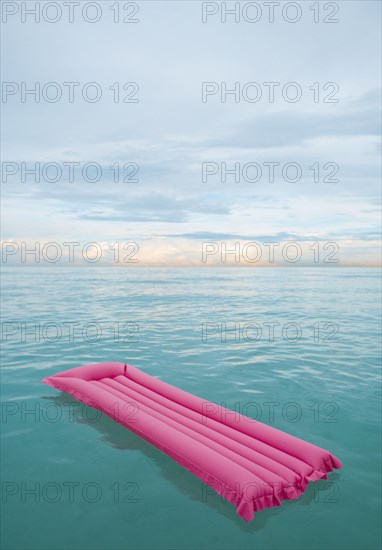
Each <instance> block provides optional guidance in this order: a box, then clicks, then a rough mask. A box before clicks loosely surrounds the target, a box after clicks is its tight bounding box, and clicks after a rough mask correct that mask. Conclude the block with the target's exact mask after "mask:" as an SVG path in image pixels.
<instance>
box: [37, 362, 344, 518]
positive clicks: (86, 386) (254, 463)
mask: <svg viewBox="0 0 382 550" xmlns="http://www.w3.org/2000/svg"><path fill="white" fill-rule="evenodd" d="M43 382H45V383H46V384H49V385H50V386H52V387H54V388H56V389H58V390H62V391H64V392H67V393H69V394H71V395H72V396H74V397H75V398H76V399H78V400H80V401H82V402H83V403H85V404H86V405H89V406H90V407H94V408H96V409H98V410H100V411H102V412H103V413H105V414H106V415H108V416H110V417H111V418H113V419H114V420H116V421H117V422H119V423H120V424H122V425H123V426H125V427H126V428H128V429H129V430H131V431H132V432H134V433H136V434H137V435H139V436H140V437H142V438H143V439H145V440H146V441H148V442H149V443H151V444H152V445H154V446H155V447H157V448H158V449H160V450H161V451H163V452H164V453H166V454H167V455H168V456H170V457H171V458H172V459H173V460H175V461H176V462H178V463H179V464H181V465H182V466H183V467H184V468H186V469H187V470H189V471H190V472H191V473H193V474H194V475H195V476H196V477H198V478H199V479H201V480H202V481H203V482H204V483H205V484H207V485H208V486H210V487H212V488H213V489H214V490H215V491H216V492H218V493H219V494H220V495H222V496H223V497H224V498H225V499H226V500H228V501H230V502H231V503H232V504H234V505H235V506H236V508H237V513H238V514H239V515H240V516H241V517H242V518H244V519H245V520H246V521H251V520H252V519H253V517H254V514H255V512H257V511H259V510H263V509H264V508H271V507H273V506H279V505H280V504H281V501H282V500H283V499H284V500H289V499H294V498H297V497H299V496H300V495H301V494H302V493H303V492H304V491H305V489H306V488H307V486H308V483H309V482H310V481H317V480H319V479H326V478H327V473H328V472H331V471H332V470H333V468H341V466H342V464H341V462H340V460H339V459H338V458H336V457H335V456H333V455H332V454H331V453H330V452H328V451H326V450H324V449H321V448H320V447H316V446H315V445H312V444H311V443H307V442H306V441H303V440H301V439H298V438H296V437H294V436H292V435H289V434H287V433H284V432H282V431H280V430H277V429H276V428H272V427H270V426H267V425H266V424H262V423H261V422H258V421H255V420H253V419H251V418H248V417H246V416H243V415H240V414H238V413H236V412H233V411H230V410H229V409H225V408H224V407H221V406H219V405H216V404H215V403H211V402H209V401H205V400H203V399H201V398H200V397H196V396H195V395H192V394H190V393H187V392H185V391H182V390H180V389H178V388H176V387H174V386H171V385H170V384H167V383H166V382H162V381H161V380H158V379H157V378H154V377H152V376H150V375H148V374H145V373H144V372H142V371H140V370H138V369H136V368H134V367H132V366H130V365H124V364H123V363H97V364H92V365H85V366H82V367H78V368H74V369H71V370H68V371H65V372H61V373H59V374H56V375H54V376H49V377H48V378H45V379H44V380H43Z"/></svg>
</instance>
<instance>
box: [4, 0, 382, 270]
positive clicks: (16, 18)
mask: <svg viewBox="0 0 382 550" xmlns="http://www.w3.org/2000/svg"><path fill="white" fill-rule="evenodd" d="M3 4H7V2H3ZM8 4H11V5H12V6H13V5H15V3H14V2H10V3H8ZM28 4H29V3H28ZM122 4H124V3H123V2H122V3H121V6H122ZM229 4H233V3H229ZM244 4H245V3H241V6H243V5H244ZM323 4H324V3H322V4H321V10H322V9H323V7H322V6H323ZM329 4H330V3H329ZM332 4H333V3H332ZM337 4H338V5H339V8H340V9H339V12H338V13H337V14H336V15H334V16H333V18H338V19H339V22H338V23H332V24H325V23H323V22H321V23H314V22H313V17H314V15H315V14H314V13H313V11H312V10H309V6H311V5H313V2H305V1H304V2H300V6H302V7H301V11H302V15H301V19H300V21H298V22H296V23H294V24H293V23H288V22H287V21H284V20H283V19H282V17H281V15H280V11H279V10H277V9H276V11H275V19H276V20H275V22H274V23H269V21H268V14H267V12H266V10H265V7H264V6H263V3H262V2H259V3H258V5H260V6H262V10H263V11H262V17H261V18H260V19H259V21H258V22H257V23H249V22H247V21H245V20H244V19H243V14H242V13H241V14H240V21H239V22H237V23H235V22H234V21H233V18H232V16H231V17H230V16H227V22H226V23H222V22H221V14H220V11H219V13H217V14H216V15H211V16H209V17H208V18H207V22H206V23H203V22H202V3H201V2H194V1H192V2H191V1H190V2H180V1H179V2H177V1H172V2H162V1H157V2H140V3H139V11H138V13H137V14H136V15H135V16H133V17H134V18H137V19H139V22H138V23H123V22H122V21H121V22H119V23H114V22H113V15H115V14H114V13H113V12H112V11H111V10H110V9H109V8H110V6H111V5H112V3H111V2H101V3H99V5H101V6H102V16H101V18H100V20H99V21H98V22H96V23H93V24H91V23H88V22H86V21H84V20H83V18H82V17H81V16H79V15H78V16H77V15H76V16H75V20H74V22H73V23H68V22H67V14H63V16H62V17H61V20H59V21H57V22H56V23H48V22H46V21H44V20H42V21H41V22H40V23H35V22H33V19H32V18H31V17H30V16H27V19H26V22H25V23H23V22H21V17H22V14H21V12H20V11H19V12H18V13H16V14H15V15H9V16H8V18H7V22H6V23H4V24H3V38H2V41H3V45H2V46H3V47H2V63H3V75H2V79H3V81H4V82H8V83H16V84H17V86H18V88H19V89H18V91H17V90H16V91H15V89H16V88H15V87H13V88H12V86H15V85H14V84H8V88H7V90H8V91H11V93H9V94H8V95H7V96H6V101H5V102H4V95H3V104H2V111H3V115H4V116H3V139H4V140H5V143H4V144H3V149H2V160H3V163H4V162H6V163H15V164H13V165H11V164H7V168H6V170H7V171H8V172H10V171H12V169H15V170H17V173H16V175H14V176H11V175H7V174H5V175H4V171H3V184H2V194H3V213H4V218H3V240H5V241H9V240H15V241H28V242H32V241H42V242H47V241H57V242H63V241H81V242H87V241H99V242H102V243H108V242H110V243H111V242H113V241H121V242H126V241H136V242H138V243H140V246H141V256H140V265H199V264H200V263H201V252H200V251H201V242H202V241H215V242H220V241H223V240H224V241H227V242H232V241H242V242H248V241H257V242H264V241H268V242H269V241H272V240H273V241H275V240H276V241H280V242H281V241H298V242H301V243H306V242H315V241H322V242H325V241H336V242H337V243H339V246H340V255H339V257H340V259H341V263H342V264H343V265H374V264H375V263H377V262H378V239H379V235H378V233H379V224H380V214H379V201H380V179H379V178H380V157H379V154H380V153H379V151H380V138H379V134H380V126H379V121H380V111H379V109H380V107H379V105H380V81H381V75H380V30H379V24H380V3H379V2H375V1H370V2H368V1H363V2H357V1H351V2H347V1H340V2H337ZM43 5H44V3H40V6H41V9H42V6H43ZM211 6H212V8H211V9H214V8H213V5H212V4H211ZM215 6H218V8H219V10H220V9H221V6H220V4H215ZM133 8H134V6H132V9H133ZM8 9H9V10H12V9H13V8H12V7H10V8H8ZM121 9H122V8H121ZM279 9H280V8H279ZM19 10H21V7H20V5H19ZM126 13H127V14H129V13H130V11H127V12H125V13H122V11H121V14H120V18H121V19H122V17H126ZM248 13H249V14H253V13H254V12H248ZM289 13H290V16H291V17H293V16H294V15H293V12H292V11H290V12H289ZM89 14H90V17H92V16H93V12H89ZM48 16H50V17H53V11H52V12H50V15H48ZM251 16H253V15H251ZM324 16H328V17H329V15H328V13H324V12H322V11H321V13H320V14H319V17H320V18H321V19H322V18H323V17H324ZM127 17H129V15H127ZM223 81H224V82H226V86H227V88H233V87H234V85H235V83H236V82H237V83H239V87H240V96H239V98H236V99H238V102H235V97H234V96H233V95H232V94H231V95H228V96H227V98H226V102H225V103H224V102H222V101H221V95H220V92H221V87H222V86H221V83H222V82H223ZM22 82H25V83H26V84H25V86H26V87H27V88H31V87H33V86H34V84H35V82H40V83H41V84H40V86H41V88H42V87H43V86H44V85H45V84H46V83H48V82H56V83H58V84H59V85H60V86H61V90H62V93H63V97H62V99H61V100H59V101H58V102H56V103H49V102H48V101H46V100H45V99H44V97H43V96H41V100H40V102H39V103H36V102H35V100H34V98H33V96H31V95H30V94H29V95H27V96H26V98H25V99H26V101H25V102H22V101H21V99H22V96H21V91H20V90H21V88H22V84H21V83H22ZM64 82H78V83H80V85H79V86H77V87H76V88H75V91H74V94H75V96H74V102H73V103H71V102H69V101H68V99H67V96H68V87H67V86H64V85H63V83H64ZM88 82H97V83H98V86H99V89H101V90H102V98H101V99H100V101H98V102H95V103H90V102H87V101H85V100H84V99H83V98H82V94H81V91H82V88H83V86H84V85H85V84H86V83H88ZM116 82H118V83H120V86H119V88H120V101H119V102H117V103H115V102H114V101H113V96H114V93H115V92H116V86H114V91H113V90H110V89H109V87H110V86H112V85H113V84H114V83H116ZM127 82H135V83H137V84H138V86H139V90H136V86H135V85H133V86H130V87H129V88H128V89H127V90H126V91H124V90H123V85H124V84H125V83H127ZM203 82H210V83H211V82H215V83H217V84H216V85H215V87H214V86H212V85H211V86H210V88H209V89H212V87H214V90H216V89H217V90H218V91H217V93H215V94H214V95H209V96H208V97H207V101H206V102H203V101H202V83H203ZM250 82H251V83H254V82H255V83H257V84H258V86H259V87H258V88H256V87H254V86H251V87H247V88H245V84H247V83H250ZM265 82H278V83H280V85H279V86H276V87H275V89H274V92H275V99H274V102H273V103H270V101H269V100H268V93H269V86H268V87H267V86H266V85H264V83H265ZM290 82H295V83H297V84H298V86H299V87H300V89H301V91H302V97H301V100H300V101H297V102H290V101H287V100H285V99H284V98H283V95H282V89H283V87H284V85H285V84H287V83H290ZM329 82H331V83H335V84H334V85H333V84H332V85H329V86H327V87H326V89H325V88H324V85H325V84H326V83H329ZM314 83H318V84H314ZM3 86H4V84H3ZM9 86H10V87H9ZM216 86H217V88H216ZM310 87H312V89H309V88H310ZM243 88H244V91H243ZM259 88H260V90H261V92H262V97H261V98H260V99H259V100H258V101H257V102H254V101H245V100H244V98H243V94H244V95H245V93H247V96H246V97H247V98H248V99H250V98H251V97H252V98H253V94H254V93H255V91H256V89H257V90H258V89H259ZM294 89H295V88H293V87H290V88H289V89H287V91H289V92H290V94H291V96H292V95H293V94H292V92H293V90H294ZM12 90H13V92H14V93H13V92H12ZM246 90H247V91H246ZM317 90H318V91H319V97H318V102H315V101H314V99H313V97H314V94H315V97H316V99H317ZM93 91H94V89H93ZM49 92H50V93H53V92H54V88H50V90H49ZM91 92H92V89H89V94H90V93H91ZM330 94H332V95H330ZM126 95H127V96H128V97H131V98H132V99H134V98H137V99H139V102H131V103H124V102H123V101H122V99H123V98H124V97H126ZM328 97H329V99H330V98H334V99H338V102H324V101H323V99H324V98H328ZM36 162H40V163H41V166H43V165H44V164H45V163H50V162H54V163H58V164H59V165H60V167H61V168H62V169H63V174H62V177H61V179H60V180H59V181H57V182H47V181H40V182H35V181H34V176H31V175H27V176H26V180H25V181H24V182H23V181H21V169H22V163H25V166H26V167H28V168H31V166H32V165H33V164H34V163H36ZM64 162H66V163H68V162H69V163H71V162H77V163H80V165H79V168H80V169H79V170H78V169H76V170H75V180H76V181H75V182H68V181H67V179H68V178H67V168H66V167H65V165H63V163H64ZM89 162H91V163H97V164H98V165H99V166H100V167H101V168H102V177H101V179H100V180H99V181H98V182H89V181H85V179H84V177H83V176H82V175H81V170H82V168H83V166H84V165H85V164H86V163H89ZM203 162H204V163H209V164H208V170H210V171H213V170H218V172H217V174H215V175H205V178H204V180H205V181H203V177H202V175H203V174H202V163H203ZM264 162H277V163H279V165H277V166H276V167H275V178H274V179H275V181H270V178H269V176H268V168H267V166H266V165H264V164H263V163H264ZM291 162H293V163H297V164H298V165H299V166H300V168H301V178H300V179H299V181H295V182H293V181H287V180H286V178H283V177H282V168H283V166H284V165H285V164H287V163H291ZM115 163H119V166H120V169H121V173H120V181H119V182H115V181H114V176H115V171H114V172H113V171H112V170H111V169H110V166H112V165H114V166H116V164H115ZM126 163H129V165H128V167H127V171H125V170H124V169H123V166H124V165H125V164H126ZM222 163H225V164H226V167H227V168H233V167H234V166H235V163H240V165H239V168H240V171H241V172H240V176H239V178H236V181H235V177H234V176H233V175H229V174H228V175H227V177H226V181H223V180H222V178H221V168H222V166H221V164H222ZM248 163H257V165H259V166H260V167H261V169H262V172H261V177H259V178H258V181H254V180H255V179H256V178H255V171H254V170H255V165H254V164H251V168H249V170H248V172H247V176H248V177H247V178H244V177H243V173H242V169H243V167H245V165H247V164H248ZM315 163H316V164H315ZM326 163H332V164H329V165H326ZM135 165H138V167H139V171H138V172H137V174H136V175H135V176H132V178H133V179H138V180H139V181H137V182H132V181H129V180H127V181H122V180H123V178H124V177H125V176H126V175H128V174H129V173H130V174H131V173H132V172H133V171H134V170H135ZM313 165H315V166H316V168H315V170H318V169H319V176H317V174H318V172H316V171H314V170H313V169H310V168H309V167H311V166H313ZM324 165H326V168H324ZM335 165H338V172H337V173H334V167H335ZM12 167H13V168H12ZM3 169H4V165H3ZM41 170H42V168H41ZM205 170H206V167H205ZM332 170H333V174H334V175H332V177H331V178H330V174H331V172H332ZM52 174H53V172H50V177H53V176H52ZM94 174H95V172H94V171H93V172H92V169H90V170H89V172H88V175H89V177H90V178H91V177H95V176H94ZM287 174H288V175H289V178H291V179H293V177H294V172H293V167H292V168H291V169H290V172H288V173H287ZM314 174H316V178H317V177H318V179H319V181H314ZM257 175H259V173H258V172H257ZM325 176H327V179H328V180H329V181H323V178H324V177H325ZM237 179H239V181H237ZM336 179H338V180H339V181H338V182H337V181H335V180H336ZM251 180H252V181H251ZM333 180H334V181H333ZM217 258H218V255H216V258H214V259H215V260H216V259H217ZM211 261H213V259H211Z"/></svg>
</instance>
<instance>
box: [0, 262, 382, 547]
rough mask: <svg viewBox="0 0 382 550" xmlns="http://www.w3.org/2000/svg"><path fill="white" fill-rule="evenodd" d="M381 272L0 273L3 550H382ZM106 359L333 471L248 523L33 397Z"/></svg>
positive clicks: (95, 425)
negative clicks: (243, 418)
mask: <svg viewBox="0 0 382 550" xmlns="http://www.w3.org/2000/svg"><path fill="white" fill-rule="evenodd" d="M380 275H381V273H380V270H378V269H346V268H342V269H341V268H337V269H328V268H326V269H320V268H313V269H303V268H294V269H267V268H264V269H261V268H259V269H234V268H232V269H229V268H226V269H216V270H215V269H135V270H134V269H133V270H128V269H103V268H97V269H78V268H77V269H68V268H53V269H41V268H7V269H5V270H4V272H3V285H4V295H3V324H2V329H3V336H2V340H3V356H2V371H1V372H2V398H3V415H2V423H1V427H2V501H3V506H2V508H3V517H2V545H1V546H2V548H4V549H23V550H25V549H39V550H41V549H56V548H57V549H61V548H67V549H85V548H86V549H133V550H135V549H157V548H158V549H190V550H191V549H192V550H194V549H197V548H202V549H212V548H213V549H247V548H248V549H250V548H251V549H252V548H256V549H267V550H272V549H277V550H284V549H293V550H296V549H323V548H330V549H337V548H338V549H346V550H350V549H363V550H369V549H377V548H380V524H379V513H380V492H379V486H380V479H379V449H380V394H379V388H380V386H379V384H380V381H379V367H380V340H379V332H380V310H379V307H380V306H379V304H380ZM35 323H39V330H38V331H37V332H36V327H35ZM49 323H50V324H49ZM71 323H77V324H76V325H73V324H71ZM235 323H236V326H235ZM248 323H249V324H248ZM265 323H266V324H265ZM277 323H278V324H277ZM271 326H273V327H274V333H273V335H272V331H271V329H270V327H271ZM224 327H225V330H224ZM37 328H38V327H37ZM33 330H35V334H33ZM36 334H37V335H36ZM36 340H37V341H36ZM107 360H109V361H123V362H128V363H131V364H133V365H135V366H136V367H138V368H140V369H142V370H144V371H146V372H148V373H149V374H152V375H154V376H157V377H159V378H161V379H163V380H166V381H168V382H170V383H172V384H175V385H176V386H179V387H181V388H183V389H185V390H187V391H190V392H192V393H195V394H197V395H200V396H202V397H204V398H206V399H209V400H211V401H215V402H218V403H223V404H225V405H226V406H227V407H230V408H233V409H236V410H238V411H240V412H245V414H247V415H248V416H251V417H253V418H257V419H259V420H262V421H263V422H265V423H267V424H271V425H273V426H276V427H277V428H280V429H282V430H285V431H287V432H289V433H291V434H294V435H297V436H299V437H301V438H303V439H306V440H308V441H311V442H312V443H315V444H317V445H319V446H322V447H325V448H327V449H329V450H330V451H331V452H332V453H333V454H335V455H337V456H338V457H339V458H340V459H341V460H342V461H343V463H344V468H343V469H342V470H340V471H335V472H333V473H332V474H330V476H329V479H328V480H327V481H321V482H320V483H318V484H313V485H312V484H311V486H310V487H309V489H308V491H307V493H306V494H305V495H304V496H303V497H301V498H300V499H298V500H297V501H290V502H285V503H284V504H283V505H282V506H281V507H279V508H274V509H270V510H266V511H263V512H260V513H258V514H257V515H256V516H255V520H254V521H253V522H252V523H250V524H246V523H245V522H244V521H243V520H241V519H240V518H239V517H238V516H237V515H236V513H235V508H234V507H233V506H232V505H231V504H229V503H227V502H225V501H222V500H221V497H220V496H218V495H217V494H211V493H210V491H208V492H207V493H206V490H205V488H204V486H203V485H202V484H201V482H200V481H199V480H198V479H196V478H194V477H193V476H192V475H191V474H190V473H188V472H187V471H185V470H183V469H182V468H181V467H180V466H178V465H177V464H175V463H174V462H173V461H172V460H171V459H169V458H168V457H167V456H165V455H163V454H162V453H161V452H159V451H158V450H157V449H155V448H153V447H151V446H150V445H149V444H147V443H145V442H144V441H142V440H140V439H139V438H138V437H137V436H135V435H133V434H131V433H130V432H129V431H127V430H126V429H124V428H123V427H121V426H120V425H118V424H116V423H114V422H113V421H112V420H111V419H109V418H107V417H103V416H99V415H98V413H97V412H96V411H94V410H93V409H88V408H87V407H85V406H82V405H78V404H77V402H76V401H75V400H74V399H72V398H71V397H69V396H67V395H66V394H60V393H59V392H57V391H55V390H53V389H52V388H49V387H48V386H45V385H42V384H41V379H42V378H43V377H44V376H47V375H49V374H54V373H57V372H59V371H61V370H64V369H68V368H72V367H75V366H78V365H81V364H86V363H91V362H97V361H107ZM31 411H32V412H31ZM33 411H34V413H33Z"/></svg>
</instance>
